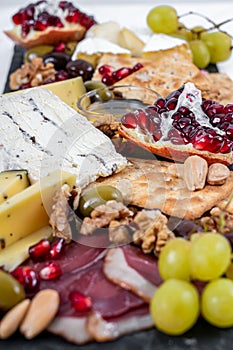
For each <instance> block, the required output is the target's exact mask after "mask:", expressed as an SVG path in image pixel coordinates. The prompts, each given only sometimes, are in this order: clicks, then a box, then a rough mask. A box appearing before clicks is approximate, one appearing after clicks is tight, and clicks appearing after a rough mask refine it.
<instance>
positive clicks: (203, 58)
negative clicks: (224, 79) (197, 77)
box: [189, 39, 210, 68]
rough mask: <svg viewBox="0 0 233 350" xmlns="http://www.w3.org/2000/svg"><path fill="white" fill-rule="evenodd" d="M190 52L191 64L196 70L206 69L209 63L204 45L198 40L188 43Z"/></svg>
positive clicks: (208, 56)
mask: <svg viewBox="0 0 233 350" xmlns="http://www.w3.org/2000/svg"><path fill="white" fill-rule="evenodd" d="M189 46H190V50H191V51H192V55H193V63H194V64H195V65H196V66H197V67H198V68H206V67H207V66H208V64H209V63H210V52H209V50H208V47H207V46H206V44H205V43H204V42H203V41H202V40H199V39H195V40H192V41H190V42H189Z"/></svg>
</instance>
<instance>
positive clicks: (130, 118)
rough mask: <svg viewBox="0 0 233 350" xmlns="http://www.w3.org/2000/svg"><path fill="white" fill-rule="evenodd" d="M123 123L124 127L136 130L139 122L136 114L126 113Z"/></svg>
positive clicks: (122, 119)
mask: <svg viewBox="0 0 233 350" xmlns="http://www.w3.org/2000/svg"><path fill="white" fill-rule="evenodd" d="M121 123H122V125H123V126H124V127H126V128H128V129H135V128H136V127H137V120H136V117H135V115H134V113H132V112H129V113H126V114H125V115H124V116H123V117H122V118H121Z"/></svg>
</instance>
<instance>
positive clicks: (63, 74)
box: [55, 70, 69, 81]
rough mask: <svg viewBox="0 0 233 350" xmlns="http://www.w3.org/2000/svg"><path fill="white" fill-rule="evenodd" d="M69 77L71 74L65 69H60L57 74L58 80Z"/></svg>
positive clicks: (56, 78)
mask: <svg viewBox="0 0 233 350" xmlns="http://www.w3.org/2000/svg"><path fill="white" fill-rule="evenodd" d="M68 78H69V74H68V73H67V72H66V71H65V70H59V71H58V72H57V73H56V74H55V80H56V81H63V80H67V79H68Z"/></svg>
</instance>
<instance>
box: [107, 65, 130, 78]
mask: <svg viewBox="0 0 233 350" xmlns="http://www.w3.org/2000/svg"><path fill="white" fill-rule="evenodd" d="M130 74H132V69H131V68H127V67H122V68H119V69H117V70H116V71H114V72H113V73H112V77H113V79H114V80H115V81H119V80H121V79H124V78H126V77H127V76H128V75H130Z"/></svg>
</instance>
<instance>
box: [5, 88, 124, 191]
mask: <svg viewBox="0 0 233 350" xmlns="http://www.w3.org/2000/svg"><path fill="white" fill-rule="evenodd" d="M0 113H1V125H0V140H1V141H0V145H1V146H0V159H1V162H0V167H1V168H0V170H1V171H3V170H8V169H27V170H28V172H29V176H30V180H31V181H37V180H39V179H40V178H41V177H44V176H46V175H48V174H49V173H50V172H51V171H54V170H57V169H60V170H66V171H68V172H70V173H73V174H74V175H75V176H76V178H77V186H80V187H85V186H86V185H87V184H89V183H90V182H92V181H95V180H96V179H97V178H98V177H99V176H109V175H111V174H112V173H113V172H115V171H118V170H120V169H121V168H123V167H124V166H125V165H126V164H127V160H126V159H125V158H124V157H122V156H121V155H120V154H118V153H117V152H116V151H115V148H114V146H113V144H112V142H111V141H110V139H109V138H108V137H107V136H105V135H104V134H103V133H102V132H101V131H99V130H98V129H96V128H95V127H94V126H93V125H92V124H91V123H90V122H89V121H88V120H87V119H86V118H85V117H83V116H81V115H80V114H78V113H77V112H75V111H74V110H73V108H71V107H69V106H68V105H66V104H65V103H64V102H62V101H61V100H60V99H59V98H58V97H57V96H56V95H54V94H53V93H52V92H51V91H48V90H46V89H43V88H40V87H38V88H34V89H31V90H25V91H24V92H22V93H20V94H17V95H16V94H14V95H6V96H4V95H2V96H1V97H0Z"/></svg>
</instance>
